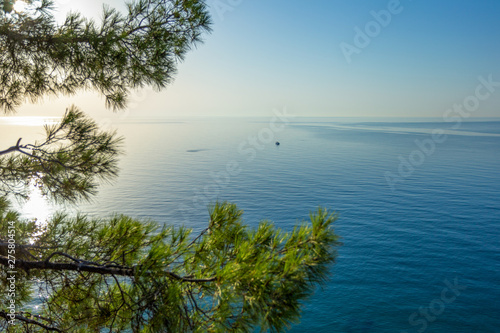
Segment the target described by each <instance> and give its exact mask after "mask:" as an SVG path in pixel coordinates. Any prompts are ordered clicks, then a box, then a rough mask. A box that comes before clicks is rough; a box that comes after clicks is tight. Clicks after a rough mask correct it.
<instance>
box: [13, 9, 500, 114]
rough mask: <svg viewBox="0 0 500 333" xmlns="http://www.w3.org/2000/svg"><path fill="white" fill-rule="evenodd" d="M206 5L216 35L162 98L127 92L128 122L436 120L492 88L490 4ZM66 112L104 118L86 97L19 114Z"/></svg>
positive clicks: (496, 74) (497, 70)
mask: <svg viewBox="0 0 500 333" xmlns="http://www.w3.org/2000/svg"><path fill="white" fill-rule="evenodd" d="M56 3H57V4H58V5H59V7H60V12H61V13H63V12H66V11H68V10H70V9H71V10H79V11H82V12H83V13H84V14H86V15H94V16H96V17H97V16H98V15H99V13H100V12H101V11H102V4H103V3H107V4H109V5H111V6H113V7H118V8H124V6H123V3H124V2H123V1H121V0H106V1H98V0H85V1H71V0H56ZM207 3H209V5H210V10H211V13H212V20H213V32H212V33H211V34H209V35H206V36H205V37H204V40H205V42H204V43H203V44H201V45H199V46H198V48H197V49H194V50H193V51H191V52H190V53H189V54H188V55H187V57H186V60H185V61H184V62H183V63H181V64H180V65H179V66H178V74H177V75H176V80H175V81H174V83H173V84H172V85H171V86H169V87H168V88H167V89H166V90H164V91H162V92H153V91H151V90H148V89H146V90H144V91H142V92H140V93H134V94H132V96H131V102H130V108H129V112H128V115H130V116H132V117H170V116H211V115H216V116H267V115H271V114H272V110H273V109H275V108H278V109H281V108H283V107H286V108H287V110H288V112H289V113H291V114H294V115H297V116H333V117H357V116H363V117H364V116H368V117H377V116H381V117H419V116H422V117H442V116H443V114H445V113H446V112H447V110H448V109H450V108H452V107H453V106H454V104H462V103H463V102H464V100H467V98H469V97H470V96H474V95H475V94H476V88H477V87H478V85H480V84H481V82H480V80H479V79H478V78H479V77H483V78H484V79H485V80H488V77H489V76H491V78H490V80H491V81H494V82H500V61H499V60H500V43H499V40H500V20H499V19H498V17H499V15H500V1H498V0H482V1H477V2H473V1H456V0H454V1H453V0H441V1H423V0H413V1H412V0H400V1H396V0H391V1H388V0H384V1H379V0H372V1H361V0H314V1H298V0H273V1H269V0H266V1H265V0H208V1H207ZM489 88H491V90H494V91H491V93H490V94H488V97H487V98H482V99H481V100H479V102H480V103H479V105H478V106H477V107H474V111H473V112H469V114H470V115H471V116H474V117H497V116H500V84H498V85H495V84H493V88H492V87H489ZM482 89H483V90H484V89H488V87H486V88H482ZM484 92H487V90H484ZM481 96H484V93H483V95H481ZM467 101H468V102H471V99H470V98H469V99H468V100H467ZM72 103H75V104H76V105H78V106H80V107H81V108H82V109H83V110H84V111H86V112H89V113H90V114H91V115H94V116H103V115H104V114H106V113H111V111H110V110H105V108H104V100H103V99H102V98H100V97H98V95H94V94H89V93H85V94H81V95H79V96H74V97H68V98H61V99H53V98H51V99H47V100H46V102H45V103H42V104H39V105H27V106H25V107H22V108H21V109H20V110H19V112H18V114H17V115H18V116H23V115H60V114H62V113H63V111H64V108H65V107H67V106H68V105H70V104H72Z"/></svg>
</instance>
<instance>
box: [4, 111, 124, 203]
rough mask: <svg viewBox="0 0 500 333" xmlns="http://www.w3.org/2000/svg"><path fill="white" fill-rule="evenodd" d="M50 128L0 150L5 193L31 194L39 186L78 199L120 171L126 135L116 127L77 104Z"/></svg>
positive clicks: (55, 195)
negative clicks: (38, 137) (39, 137)
mask: <svg viewBox="0 0 500 333" xmlns="http://www.w3.org/2000/svg"><path fill="white" fill-rule="evenodd" d="M45 132H46V138H45V140H44V141H42V142H35V143H34V144H26V145H21V144H20V141H18V143H17V145H16V146H13V147H11V148H9V149H7V150H6V151H3V152H0V193H2V192H3V193H4V194H9V193H10V194H15V195H18V196H21V197H24V198H27V197H28V194H29V190H30V188H29V187H30V185H31V186H33V185H35V186H38V187H39V188H40V189H41V190H42V193H44V194H46V195H49V197H51V198H52V199H54V200H64V201H70V202H74V201H76V200H78V199H81V198H83V199H89V198H90V196H91V195H93V194H95V193H96V190H97V186H98V184H99V183H100V181H103V180H110V179H112V178H113V177H115V176H116V174H117V171H118V166H117V162H118V154H119V153H120V145H121V141H122V140H121V139H120V138H118V137H117V136H116V134H115V133H114V132H110V133H109V132H103V131H100V130H99V128H98V126H97V124H96V123H95V122H94V121H93V120H91V119H89V118H88V117H86V116H85V115H84V114H83V113H82V112H81V111H79V110H78V109H77V108H76V107H74V106H72V107H71V108H70V109H68V110H67V112H66V114H65V115H64V117H63V118H62V120H61V122H60V123H58V124H57V125H53V126H45ZM2 155H5V156H2ZM20 180H24V183H21V184H19V183H20Z"/></svg>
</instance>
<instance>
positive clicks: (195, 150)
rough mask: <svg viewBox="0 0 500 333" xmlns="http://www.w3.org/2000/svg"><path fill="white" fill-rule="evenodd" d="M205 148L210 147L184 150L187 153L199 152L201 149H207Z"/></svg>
mask: <svg viewBox="0 0 500 333" xmlns="http://www.w3.org/2000/svg"><path fill="white" fill-rule="evenodd" d="M207 150H210V149H188V150H186V152H187V153H199V152H201V151H207Z"/></svg>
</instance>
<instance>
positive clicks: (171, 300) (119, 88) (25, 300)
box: [0, 0, 340, 332]
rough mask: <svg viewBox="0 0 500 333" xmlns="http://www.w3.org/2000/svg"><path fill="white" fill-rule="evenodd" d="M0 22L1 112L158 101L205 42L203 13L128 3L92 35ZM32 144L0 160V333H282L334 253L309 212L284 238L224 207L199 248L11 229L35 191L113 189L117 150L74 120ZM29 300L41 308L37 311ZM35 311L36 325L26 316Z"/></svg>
mask: <svg viewBox="0 0 500 333" xmlns="http://www.w3.org/2000/svg"><path fill="white" fill-rule="evenodd" d="M28 5H29V6H28V9H27V11H26V12H23V13H16V12H15V8H16V7H15V6H14V4H13V3H12V2H9V1H7V0H4V6H3V11H0V49H1V50H2V52H1V59H0V80H1V81H0V107H2V108H3V109H4V111H5V112H12V111H13V110H15V108H16V107H18V106H19V105H20V104H22V103H23V102H25V100H26V99H27V100H28V101H32V102H34V101H38V100H40V98H42V97H43V96H46V95H55V96H58V95H61V94H66V95H73V94H75V93H77V92H78V91H79V90H82V89H91V90H95V91H98V92H100V93H101V94H103V95H104V96H105V98H106V104H107V105H108V106H110V107H112V108H115V109H116V108H123V107H125V106H126V96H127V94H128V92H129V90H130V89H135V88H138V87H143V86H145V85H152V86H154V87H156V88H158V89H161V88H163V87H164V86H165V85H167V84H168V83H169V82H170V81H171V80H172V77H173V75H174V73H175V68H176V64H177V63H178V61H179V60H182V58H183V57H184V55H185V54H186V52H187V51H188V50H189V49H190V48H192V47H193V46H194V45H195V44H196V43H197V42H199V41H200V37H201V35H202V33H203V32H206V31H209V24H210V20H209V16H208V13H207V8H206V5H205V3H204V2H203V1H200V0H139V1H137V2H136V3H133V4H129V5H128V14H127V15H122V14H120V13H118V12H117V11H115V10H113V9H110V8H105V9H104V15H103V20H102V22H101V23H100V24H97V23H96V22H94V21H92V20H88V19H85V18H83V17H81V16H80V15H79V14H76V13H73V14H69V16H68V17H67V18H66V20H65V22H64V23H63V24H62V25H60V26H58V25H56V23H55V22H54V19H53V14H52V13H53V12H52V10H51V6H52V2H51V1H48V0H41V1H35V0H32V1H29V3H28ZM45 131H46V133H45V134H46V135H45V138H44V139H43V140H41V141H39V142H35V143H24V142H23V141H22V139H19V140H18V141H17V142H16V143H13V144H12V146H11V147H8V148H6V149H4V150H2V151H0V266H2V269H1V270H0V329H2V328H3V329H5V330H7V331H8V332H47V331H54V332H101V331H109V332H253V331H255V330H256V329H257V328H260V329H261V331H271V332H282V331H284V330H286V329H287V328H289V327H290V325H291V324H293V323H295V322H297V321H298V320H299V319H300V310H301V305H302V304H303V302H304V301H305V300H306V299H307V298H308V297H309V296H311V295H312V293H313V292H314V290H315V288H316V287H317V286H318V285H320V284H322V283H324V282H325V281H326V279H327V277H328V274H329V272H330V271H331V266H332V264H333V263H334V261H335V257H336V248H337V246H339V245H340V243H339V240H338V236H337V235H336V234H335V233H334V231H333V226H332V224H333V222H334V221H335V219H336V215H335V214H333V213H331V212H329V211H328V210H326V209H322V208H319V209H318V210H317V211H316V212H313V213H311V214H310V221H309V222H305V221H304V222H301V223H299V224H298V225H297V226H296V227H295V228H294V229H293V230H291V231H283V230H280V229H278V228H276V227H275V226H274V225H273V223H272V222H270V221H266V220H264V221H262V222H261V223H260V224H259V225H258V227H257V228H255V229H252V228H249V227H248V226H246V225H245V223H244V221H243V218H242V215H243V212H242V211H241V210H240V209H238V208H237V206H236V205H234V204H231V203H227V202H224V203H216V204H214V205H213V206H211V207H210V210H209V214H208V216H207V224H206V228H205V229H204V230H203V231H202V232H201V233H200V234H198V235H193V234H192V230H190V229H187V228H184V227H180V226H161V225H160V224H158V223H156V222H153V221H144V220H137V219H133V218H130V217H127V216H122V215H116V216H113V217H111V218H107V219H105V218H103V219H98V218H90V217H88V216H85V215H77V216H71V215H69V214H67V213H57V214H55V215H54V216H53V217H52V218H51V219H50V220H49V221H47V224H46V225H44V226H41V225H40V224H38V223H36V221H33V220H28V219H25V218H22V217H21V214H20V213H19V212H16V211H14V210H13V209H12V207H11V206H10V204H9V200H12V199H13V198H17V199H19V200H23V199H26V198H27V197H28V196H29V191H30V188H29V187H30V186H32V184H33V183H35V184H36V186H37V187H39V189H40V190H41V191H42V193H43V194H44V195H46V196H47V197H48V198H50V199H52V200H54V201H60V202H70V203H75V202H78V201H80V200H86V199H89V198H91V197H92V196H93V195H95V193H96V190H97V188H98V185H99V184H100V183H101V182H102V181H108V180H111V179H113V178H114V177H116V175H117V171H118V167H117V161H118V156H119V154H120V152H121V142H122V139H121V138H119V137H117V135H116V133H114V132H106V131H102V130H100V129H99V128H98V126H97V125H96V123H95V122H94V121H93V120H92V119H90V118H89V117H87V116H86V115H85V114H84V113H83V112H81V111H80V110H79V109H78V108H77V107H75V106H72V107H70V108H68V110H67V111H66V113H65V115H64V117H63V118H62V119H61V121H60V122H59V123H58V124H56V125H50V126H46V128H45ZM36 295H42V300H39V299H38V298H37V297H36ZM34 301H38V302H41V304H40V309H39V310H37V311H36V313H35V312H34V311H33V307H32V305H33V302H34Z"/></svg>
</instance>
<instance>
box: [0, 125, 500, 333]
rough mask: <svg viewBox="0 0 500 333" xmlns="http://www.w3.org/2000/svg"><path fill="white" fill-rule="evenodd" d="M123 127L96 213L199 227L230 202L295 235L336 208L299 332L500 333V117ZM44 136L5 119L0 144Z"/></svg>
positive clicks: (254, 219)
mask: <svg viewBox="0 0 500 333" xmlns="http://www.w3.org/2000/svg"><path fill="white" fill-rule="evenodd" d="M114 126H115V127H116V128H117V129H118V132H119V133H120V134H121V135H123V136H124V137H125V138H126V144H125V150H126V155H125V156H123V158H122V160H121V173H120V177H119V178H118V179H117V180H116V182H115V183H114V184H112V185H104V186H103V187H102V189H101V191H100V194H99V195H98V197H97V198H96V199H95V202H93V203H91V204H82V205H80V207H78V208H79V209H80V210H82V211H85V212H88V213H89V214H92V215H98V216H107V215H110V214H112V213H114V212H119V213H124V214H129V215H132V216H135V217H141V218H152V219H154V220H157V221H158V222H161V223H169V224H184V225H187V226H189V227H192V228H194V229H196V230H201V229H203V228H205V226H206V225H207V219H208V214H207V208H206V206H207V204H208V203H211V202H214V201H216V200H221V201H223V200H227V201H231V202H235V203H237V204H238V206H239V207H240V208H241V209H243V210H244V211H245V214H244V218H245V221H246V222H247V223H248V224H250V225H254V226H255V225H257V223H258V222H259V221H260V220H261V219H269V220H272V221H274V222H275V223H276V225H277V226H279V227H281V228H284V229H287V230H290V229H291V228H292V227H293V225H294V224H295V223H296V222H297V221H300V220H303V219H307V217H308V214H309V212H310V211H312V210H315V209H316V208H317V207H318V206H323V207H327V208H330V209H331V210H335V211H337V212H338V213H339V215H340V218H339V220H338V221H337V222H336V232H337V233H338V234H339V235H341V236H342V241H343V243H344V245H343V246H342V247H340V248H339V251H338V260H337V263H336V265H335V266H334V267H333V270H332V273H333V275H332V278H331V279H330V281H329V282H328V284H327V285H325V286H324V287H323V288H322V289H318V290H317V292H316V294H315V295H314V297H313V298H311V299H310V300H309V301H308V302H307V303H306V304H305V305H304V312H303V317H302V321H301V323H300V324H298V325H296V326H294V327H293V328H292V330H291V332H314V333H320V332H500V172H499V171H500V122H499V121H473V122H464V123H460V124H457V123H443V122H434V121H431V120H428V121H422V120H417V121H408V120H406V121H401V120H399V121H398V120H391V121H385V122H382V121H377V122H373V121H365V120H348V119H343V120H339V119H333V118H322V119H301V118H294V119H288V120H287V122H284V121H283V120H280V119H279V118H275V119H274V120H273V118H272V117H270V118H269V119H216V120H214V119H212V120H201V119H198V120H172V121H165V120H155V121H137V122H132V121H130V120H128V121H126V122H122V123H119V124H115V125H114ZM40 132H41V130H40V128H39V127H36V126H30V127H27V126H26V124H25V123H22V122H17V123H16V122H12V121H11V122H8V121H7V120H5V119H2V120H0V143H1V144H2V146H1V147H0V149H4V147H5V148H6V147H7V146H10V145H12V144H15V141H14V140H15V138H16V137H20V136H23V133H26V134H24V136H23V142H26V143H27V142H28V141H24V140H29V139H30V138H31V137H35V135H36V134H37V133H40ZM24 138H26V139H24ZM12 141H14V142H12ZM275 141H279V142H280V143H281V144H280V145H279V146H277V145H275Z"/></svg>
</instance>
